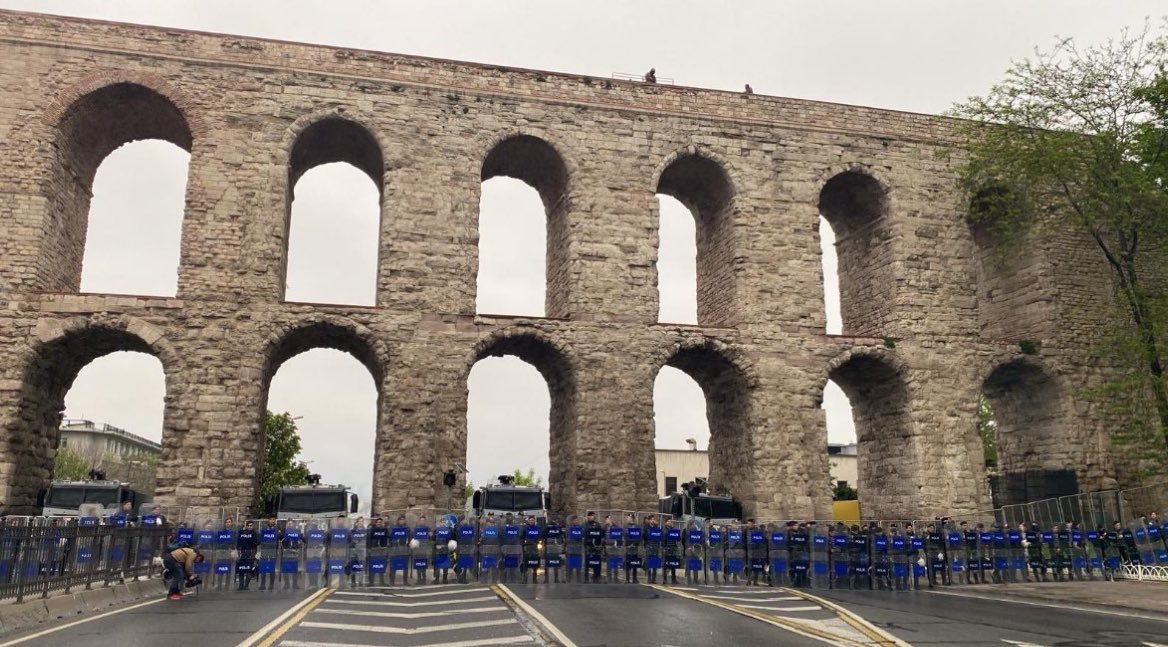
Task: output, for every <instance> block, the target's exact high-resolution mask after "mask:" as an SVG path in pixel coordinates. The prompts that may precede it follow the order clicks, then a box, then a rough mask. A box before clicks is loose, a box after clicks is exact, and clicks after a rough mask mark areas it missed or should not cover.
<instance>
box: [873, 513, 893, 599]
mask: <svg viewBox="0 0 1168 647" xmlns="http://www.w3.org/2000/svg"><path fill="white" fill-rule="evenodd" d="M870 538H871V540H872V579H873V580H874V581H875V588H877V589H879V590H881V591H885V590H891V589H892V579H891V576H892V560H891V558H890V557H889V549H890V545H889V544H890V541H889V540H890V537H889V535H888V533H887V532H886V531H885V530H884V529H883V528H880V527H875V528H873V529H872V532H871V534H870Z"/></svg>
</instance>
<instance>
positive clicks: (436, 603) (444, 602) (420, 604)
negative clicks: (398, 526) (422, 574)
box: [324, 594, 499, 608]
mask: <svg viewBox="0 0 1168 647" xmlns="http://www.w3.org/2000/svg"><path fill="white" fill-rule="evenodd" d="M334 595H335V594H334ZM498 599H499V598H497V597H495V596H493V595H482V596H477V597H473V598H459V599H457V600H427V601H424V602H395V601H394V600H380V599H378V600H333V599H332V598H329V599H328V600H325V602H324V603H325V604H365V605H372V606H379V607H411V608H416V607H436V606H450V605H452V604H463V603H465V602H487V601H488V600H498Z"/></svg>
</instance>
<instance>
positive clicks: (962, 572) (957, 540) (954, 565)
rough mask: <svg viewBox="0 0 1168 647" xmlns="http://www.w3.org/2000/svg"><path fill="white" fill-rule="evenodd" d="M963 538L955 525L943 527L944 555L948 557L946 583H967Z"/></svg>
mask: <svg viewBox="0 0 1168 647" xmlns="http://www.w3.org/2000/svg"><path fill="white" fill-rule="evenodd" d="M964 540H965V538H964V537H963V536H962V534H961V531H960V530H958V529H957V527H956V526H954V525H952V524H948V525H946V527H945V555H946V556H947V557H948V559H947V562H948V565H949V573H948V574H947V576H946V580H947V581H946V583H947V584H960V583H962V582H964V583H966V584H969V556H968V553H967V551H966V550H965V546H964Z"/></svg>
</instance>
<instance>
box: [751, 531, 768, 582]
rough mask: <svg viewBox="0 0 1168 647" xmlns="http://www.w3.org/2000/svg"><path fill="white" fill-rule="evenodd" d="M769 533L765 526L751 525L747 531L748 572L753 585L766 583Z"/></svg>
mask: <svg viewBox="0 0 1168 647" xmlns="http://www.w3.org/2000/svg"><path fill="white" fill-rule="evenodd" d="M767 558H768V556H767V533H766V528H765V526H758V525H750V526H748V527H747V529H746V570H747V578H748V579H749V580H750V583H751V584H759V583H760V582H765V581H766V569H767Z"/></svg>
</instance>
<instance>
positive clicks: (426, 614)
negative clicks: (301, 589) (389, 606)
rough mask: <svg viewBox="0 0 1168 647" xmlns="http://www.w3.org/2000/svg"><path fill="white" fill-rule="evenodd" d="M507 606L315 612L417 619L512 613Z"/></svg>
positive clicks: (324, 610)
mask: <svg viewBox="0 0 1168 647" xmlns="http://www.w3.org/2000/svg"><path fill="white" fill-rule="evenodd" d="M510 612H511V611H510V610H509V609H507V608H506V607H499V606H494V607H477V608H474V609H445V610H443V611H419V612H417V613H395V612H393V611H362V610H359V609H328V608H323V607H322V608H317V609H316V610H315V611H313V613H332V614H335V615H340V616H362V617H366V618H401V619H403V620H417V619H419V618H441V617H443V616H452V615H464V614H467V613H510Z"/></svg>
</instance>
